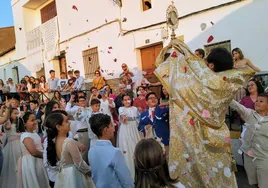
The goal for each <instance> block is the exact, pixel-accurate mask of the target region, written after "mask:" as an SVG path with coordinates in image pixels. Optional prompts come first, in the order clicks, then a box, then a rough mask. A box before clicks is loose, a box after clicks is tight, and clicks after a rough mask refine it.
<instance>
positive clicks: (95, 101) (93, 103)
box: [90, 99, 101, 106]
mask: <svg viewBox="0 0 268 188" xmlns="http://www.w3.org/2000/svg"><path fill="white" fill-rule="evenodd" d="M100 103H101V102H100V100H99V99H92V100H91V102H90V105H91V106H92V105H95V104H100Z"/></svg>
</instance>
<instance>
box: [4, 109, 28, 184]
mask: <svg viewBox="0 0 268 188" xmlns="http://www.w3.org/2000/svg"><path fill="white" fill-rule="evenodd" d="M4 132H5V133H6V142H5V143H6V145H5V146H4V148H3V155H4V162H3V170H2V174H1V181H0V182H1V183H2V185H0V186H1V187H6V186H7V185H8V187H9V188H17V177H16V175H15V174H16V166H17V161H18V159H19V158H20V157H21V155H22V149H21V145H20V133H21V132H24V123H23V120H22V119H21V118H20V117H19V110H18V109H16V108H12V109H11V110H10V119H9V120H8V121H7V122H6V123H5V124H4Z"/></svg>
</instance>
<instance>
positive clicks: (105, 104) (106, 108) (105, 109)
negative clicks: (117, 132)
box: [100, 99, 115, 125]
mask: <svg viewBox="0 0 268 188" xmlns="http://www.w3.org/2000/svg"><path fill="white" fill-rule="evenodd" d="M100 102H101V104H100V109H101V113H104V114H107V115H109V116H110V117H111V120H112V124H113V125H114V119H113V116H112V113H111V110H110V107H111V108H115V103H114V102H112V104H110V103H109V101H108V99H106V100H105V101H104V100H103V99H100Z"/></svg>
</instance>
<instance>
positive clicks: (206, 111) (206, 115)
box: [202, 109, 210, 118]
mask: <svg viewBox="0 0 268 188" xmlns="http://www.w3.org/2000/svg"><path fill="white" fill-rule="evenodd" d="M202 117H203V118H210V113H209V111H208V110H205V109H204V110H203V111H202Z"/></svg>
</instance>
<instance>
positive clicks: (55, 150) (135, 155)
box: [0, 48, 268, 188]
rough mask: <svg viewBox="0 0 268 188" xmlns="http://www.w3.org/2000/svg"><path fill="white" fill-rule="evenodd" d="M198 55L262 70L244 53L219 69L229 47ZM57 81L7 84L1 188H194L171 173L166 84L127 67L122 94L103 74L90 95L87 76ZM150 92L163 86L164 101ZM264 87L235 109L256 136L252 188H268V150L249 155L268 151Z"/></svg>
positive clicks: (248, 138) (213, 63) (0, 90)
mask: <svg viewBox="0 0 268 188" xmlns="http://www.w3.org/2000/svg"><path fill="white" fill-rule="evenodd" d="M195 53H196V56H198V57H199V58H200V59H204V60H205V61H206V62H207V66H208V67H209V68H210V69H211V70H213V71H215V72H220V71H224V70H226V69H233V68H235V69H240V68H245V67H249V68H251V69H253V70H255V71H259V69H258V68H257V67H255V66H254V65H253V64H252V63H251V62H250V61H249V60H248V59H245V58H244V57H243V54H242V51H241V50H240V49H238V48H236V49H234V50H233V58H234V61H233V60H232V59H231V61H229V62H230V64H227V65H226V64H225V65H220V64H219V63H218V64H217V61H218V60H219V59H221V58H223V59H228V58H229V57H230V56H231V55H230V54H229V52H227V50H224V49H222V48H216V49H215V50H212V52H211V53H210V54H209V55H208V56H206V57H205V53H204V51H203V50H202V49H197V50H196V51H195ZM226 57H227V58H226ZM202 61H203V60H202ZM228 66H229V67H228ZM226 67H227V68H226ZM185 72H186V71H185ZM49 74H50V78H48V79H47V80H46V78H45V77H44V76H41V77H40V78H34V77H29V76H25V77H24V78H23V79H22V80H21V81H20V84H14V82H13V80H12V79H11V78H9V79H8V81H7V83H6V84H5V83H4V82H3V80H0V95H1V97H0V98H1V99H0V100H1V101H2V103H1V104H2V105H1V109H0V116H1V117H0V124H1V140H0V141H1V146H2V152H0V154H1V155H2V156H1V157H0V159H1V161H0V172H1V175H0V187H8V188H15V187H22V188H29V187H36V188H37V187H38V188H39V187H40V188H48V187H55V188H59V187H97V188H107V187H116V188H117V187H126V188H131V187H137V188H146V187H148V188H149V187H179V188H184V187H186V185H183V184H182V183H181V182H180V177H176V178H172V177H171V175H170V172H169V170H170V168H169V167H168V162H167V161H168V156H169V150H170V149H171V148H169V142H170V134H171V130H170V125H169V123H170V118H169V116H170V110H169V93H168V91H167V88H165V87H164V86H162V85H161V83H160V82H158V83H150V82H149V81H148V80H147V79H146V78H144V77H141V78H140V80H137V79H136V78H134V77H135V75H134V74H133V73H132V71H130V70H129V68H128V66H127V64H122V73H121V74H120V78H119V80H120V84H119V86H118V88H119V89H118V90H119V93H113V89H115V88H111V87H110V85H108V84H107V83H106V80H105V78H104V77H103V76H102V75H101V70H100V69H98V70H96V71H95V77H94V79H93V87H91V88H90V90H89V92H88V91H87V90H86V87H85V85H86V84H85V79H84V77H83V76H81V75H80V71H79V70H76V71H74V72H73V71H71V70H70V71H68V73H67V75H68V79H67V77H66V73H64V72H62V73H60V78H56V77H55V71H54V70H50V71H49ZM149 86H160V87H161V96H159V95H158V94H157V93H154V92H152V91H151V90H150V87H149ZM261 87H262V86H260V83H259V82H257V81H256V80H254V79H253V80H250V81H249V82H248V85H247V88H246V91H247V95H246V96H245V97H244V98H243V99H242V100H241V102H240V103H241V104H242V105H244V106H245V107H242V105H241V104H239V103H237V102H235V101H233V102H232V103H231V106H232V107H233V108H234V109H236V110H237V111H238V112H239V113H240V114H241V119H242V120H243V121H244V122H245V123H244V122H243V124H245V125H247V130H248V132H249V133H248V134H246V135H245V136H244V137H243V139H244V140H245V142H244V144H243V146H242V148H241V151H242V153H244V158H245V168H246V172H247V174H248V177H249V183H250V184H252V185H253V184H259V187H260V188H264V187H265V186H268V183H267V180H265V176H267V174H268V167H267V165H266V162H267V160H268V158H267V156H268V153H267V150H265V149H264V150H263V151H260V150H257V149H256V151H255V150H254V151H252V150H251V149H249V148H250V145H252V144H253V143H254V144H258V145H259V146H260V147H261V148H267V146H266V145H267V144H265V143H266V142H267V141H268V138H267V137H266V136H265V135H264V134H262V132H261V131H264V133H267V130H268V129H267V122H268V120H267V118H268V117H267V113H268V96H267V95H266V94H263V92H264V90H263V88H261ZM116 89H117V88H116ZM249 109H251V110H249ZM173 115H174V114H173ZM256 117H257V119H256ZM266 120H267V121H266ZM262 122H264V125H265V126H263V127H262V128H261V129H260V130H258V131H256V128H255V129H254V128H252V127H250V126H249V125H252V124H253V125H257V124H262ZM265 122H266V124H265ZM248 127H250V128H248ZM255 127H256V126H255ZM253 129H254V130H253ZM254 136H257V137H259V139H256V140H254V139H253V137H254ZM252 153H258V156H256V157H255V156H254V154H252ZM254 157H255V158H257V160H256V161H258V163H254V160H255V158H254ZM253 158H254V160H252V159H253ZM267 164H268V163H267ZM259 165H263V169H262V171H261V172H259V171H258V168H259ZM257 177H258V178H257Z"/></svg>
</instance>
